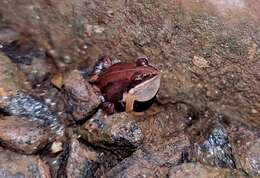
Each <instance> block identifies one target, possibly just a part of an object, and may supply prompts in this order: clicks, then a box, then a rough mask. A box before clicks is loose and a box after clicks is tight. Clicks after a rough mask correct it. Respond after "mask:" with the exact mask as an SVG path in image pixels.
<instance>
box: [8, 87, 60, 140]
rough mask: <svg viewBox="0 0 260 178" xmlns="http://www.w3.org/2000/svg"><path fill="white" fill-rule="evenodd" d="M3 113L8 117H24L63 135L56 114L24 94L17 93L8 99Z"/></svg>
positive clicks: (43, 104) (44, 104)
mask: <svg viewBox="0 0 260 178" xmlns="http://www.w3.org/2000/svg"><path fill="white" fill-rule="evenodd" d="M4 111H5V112H6V113H8V114H9V115H14V116H21V117H26V118H28V120H31V121H37V122H40V123H41V124H42V125H45V126H46V127H49V128H51V129H52V130H53V131H54V132H55V133H56V134H57V135H60V136H62V135H63V134H64V128H63V126H62V125H61V124H60V122H59V118H58V114H57V113H53V112H52V111H51V110H50V108H49V106H48V105H47V104H46V103H45V102H44V101H41V100H39V99H37V98H35V97H32V96H30V95H27V94H25V93H22V92H17V94H16V95H14V96H12V97H9V98H8V100H7V101H6V106H5V107H4Z"/></svg>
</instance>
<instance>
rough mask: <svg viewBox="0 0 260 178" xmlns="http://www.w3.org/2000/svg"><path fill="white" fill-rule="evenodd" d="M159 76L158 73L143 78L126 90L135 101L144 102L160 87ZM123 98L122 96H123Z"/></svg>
mask: <svg viewBox="0 0 260 178" xmlns="http://www.w3.org/2000/svg"><path fill="white" fill-rule="evenodd" d="M160 80H161V76H160V75H159V74H157V75H155V76H154V77H152V78H150V79H148V80H145V81H144V82H142V83H140V84H138V85H136V86H135V87H133V88H132V89H130V90H129V91H128V93H129V94H131V95H132V96H133V97H134V100H135V101H140V102H145V101H149V100H150V99H152V98H153V97H154V96H155V95H156V94H157V92H158V90H159V88H160ZM123 100H124V98H123Z"/></svg>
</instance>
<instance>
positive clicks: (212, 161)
mask: <svg viewBox="0 0 260 178" xmlns="http://www.w3.org/2000/svg"><path fill="white" fill-rule="evenodd" d="M196 151H197V152H196V157H197V158H196V159H197V161H199V162H201V163H204V164H209V165H212V166H218V167H223V168H235V167H236V164H235V161H234V157H233V154H232V148H231V144H230V142H229V139H228V136H227V132H226V130H225V129H224V128H223V127H221V126H219V127H218V126H217V127H215V128H213V129H212V130H211V131H210V133H209V135H208V136H207V137H205V140H204V141H203V142H202V143H201V144H200V145H198V147H197V148H196Z"/></svg>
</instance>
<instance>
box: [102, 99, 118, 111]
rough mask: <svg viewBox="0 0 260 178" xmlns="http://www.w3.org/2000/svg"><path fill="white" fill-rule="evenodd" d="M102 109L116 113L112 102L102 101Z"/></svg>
mask: <svg viewBox="0 0 260 178" xmlns="http://www.w3.org/2000/svg"><path fill="white" fill-rule="evenodd" d="M102 109H103V110H105V111H106V113H107V114H113V113H115V111H116V110H115V105H114V104H113V103H110V102H104V103H102Z"/></svg>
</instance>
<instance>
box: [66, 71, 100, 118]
mask: <svg viewBox="0 0 260 178" xmlns="http://www.w3.org/2000/svg"><path fill="white" fill-rule="evenodd" d="M64 95H65V102H66V104H67V109H68V111H69V112H71V113H72V115H73V117H74V119H75V120H76V121H80V120H83V119H85V118H86V117H88V116H90V115H91V114H92V113H93V112H94V111H95V110H96V109H97V107H98V106H99V104H100V101H99V99H98V97H97V95H96V94H95V93H94V91H93V89H92V87H91V85H90V84H89V83H88V82H87V81H85V80H84V78H83V76H82V75H81V74H80V71H78V70H73V71H71V72H69V73H68V74H67V76H66V77H64Z"/></svg>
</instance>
